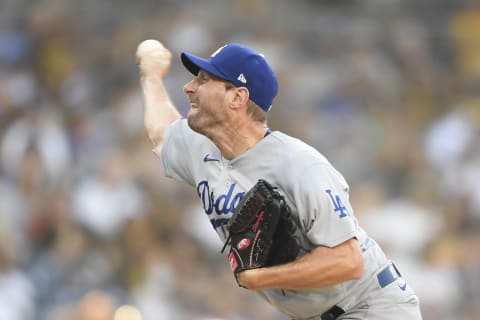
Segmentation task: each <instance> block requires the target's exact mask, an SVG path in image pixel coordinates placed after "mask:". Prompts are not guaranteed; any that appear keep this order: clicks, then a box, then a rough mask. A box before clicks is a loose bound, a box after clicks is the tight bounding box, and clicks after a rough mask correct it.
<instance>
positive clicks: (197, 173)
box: [161, 119, 388, 319]
mask: <svg viewBox="0 0 480 320" xmlns="http://www.w3.org/2000/svg"><path fill="white" fill-rule="evenodd" d="M161 159H162V164H163V167H164V173H165V175H166V176H167V177H171V178H174V179H177V180H180V181H184V182H186V183H188V184H190V185H191V186H193V187H194V188H196V191H197V195H198V197H199V198H200V201H201V203H202V205H203V208H204V210H205V213H206V216H207V218H208V219H209V220H210V222H211V224H212V226H213V228H214V229H215V230H216V232H217V234H218V235H219V237H220V238H221V240H222V241H225V239H226V238H227V236H228V231H227V229H226V223H227V222H228V220H229V219H230V217H231V215H232V213H233V212H234V209H235V207H236V205H237V204H238V203H239V201H240V199H241V198H242V196H243V194H244V193H245V192H246V191H247V190H249V189H250V188H251V187H252V186H253V185H254V184H255V183H256V181H257V180H258V179H260V178H262V179H265V180H266V181H268V182H270V183H271V184H272V185H274V186H276V187H277V188H278V190H279V192H280V193H281V194H282V195H283V196H284V197H285V199H286V201H287V203H288V205H289V206H290V208H291V212H292V214H293V215H294V217H295V218H296V220H297V224H298V228H297V229H298V230H297V231H298V232H297V236H298V237H299V239H300V242H301V245H302V247H303V248H304V249H305V252H308V250H310V249H312V248H313V247H315V246H318V245H322V246H327V247H334V246H336V245H338V244H341V243H343V242H344V241H346V240H349V239H351V238H353V237H355V238H357V239H358V241H359V243H360V247H361V248H362V252H363V256H364V275H363V277H362V278H361V279H360V280H355V281H347V282H344V283H341V284H337V285H334V286H329V287H325V288H319V289H309V290H265V291H261V292H260V295H261V296H262V297H263V298H265V299H266V300H267V301H268V302H269V303H271V304H272V305H274V306H275V307H276V308H277V309H278V310H279V311H281V312H283V313H285V314H286V315H289V316H291V317H295V318H305V319H306V318H310V317H318V316H319V315H321V314H322V313H324V312H325V311H326V310H328V309H329V308H331V307H332V306H334V305H337V306H340V307H341V308H343V309H344V310H350V309H353V308H354V307H355V306H357V305H358V304H359V303H360V302H361V301H365V299H366V297H367V296H371V293H372V291H375V290H379V288H380V287H379V285H378V283H377V281H376V279H377V277H376V275H377V274H378V272H379V270H381V269H382V268H383V267H385V265H386V264H387V263H388V261H387V259H386V257H385V255H384V254H383V252H382V250H381V249H380V247H379V246H378V245H377V244H376V243H375V241H373V240H372V239H371V238H369V237H368V236H367V234H366V233H365V231H364V230H363V229H362V228H361V227H360V226H359V225H358V223H357V220H356V218H355V216H354V214H353V209H352V207H351V205H350V202H349V186H348V184H347V182H346V181H345V179H344V178H343V176H342V175H341V174H340V173H339V172H338V171H337V170H335V169H334V167H333V166H332V165H331V164H330V163H329V162H328V160H327V159H326V158H325V157H324V156H322V155H321V154H320V153H319V152H318V151H317V150H315V149H314V148H312V147H311V146H309V145H307V144H306V143H304V142H302V141H300V140H298V139H295V138H292V137H290V136H288V135H286V134H283V133H281V132H279V131H273V132H272V133H271V134H269V135H268V136H266V137H265V138H263V139H262V140H261V141H259V142H258V143H257V144H256V145H254V146H253V147H252V148H250V149H248V150H247V151H246V152H244V153H243V154H241V155H240V156H238V157H236V158H234V159H232V160H227V159H225V158H223V157H222V155H221V153H220V151H219V150H218V148H217V147H216V146H215V145H214V144H213V143H212V142H211V141H210V140H209V139H208V138H206V137H204V136H202V135H200V134H197V133H195V132H194V131H192V130H191V129H190V128H189V127H188V124H187V121H186V120H185V119H181V120H177V121H175V122H174V123H173V124H172V125H171V126H170V129H169V132H168V134H167V137H166V139H165V142H164V145H163V149H162V154H161Z"/></svg>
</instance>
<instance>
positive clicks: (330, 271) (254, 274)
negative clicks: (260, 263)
mask: <svg viewBox="0 0 480 320" xmlns="http://www.w3.org/2000/svg"><path fill="white" fill-rule="evenodd" d="M362 274H363V258H362V255H361V251H360V248H359V247H358V243H357V240H356V239H351V240H349V241H347V242H345V243H343V244H341V245H339V246H337V247H335V248H327V247H322V246H320V247H317V248H315V249H314V250H313V251H312V252H310V253H308V254H306V255H305V256H303V257H301V258H299V259H297V260H295V261H293V262H291V263H287V264H283V265H279V266H273V267H267V268H260V269H252V270H247V271H244V272H241V273H239V274H238V276H239V277H238V278H239V281H240V282H241V283H242V284H243V285H245V287H247V288H249V289H252V290H265V289H294V290H295V289H313V288H321V287H326V286H331V285H335V284H338V283H341V282H344V281H348V280H353V279H359V278H360V277H361V276H362Z"/></svg>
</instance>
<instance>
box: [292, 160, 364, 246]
mask: <svg viewBox="0 0 480 320" xmlns="http://www.w3.org/2000/svg"><path fill="white" fill-rule="evenodd" d="M348 192H349V188H348V184H347V182H346V181H345V179H344V178H343V176H342V175H341V174H340V173H339V172H338V171H336V170H335V169H334V168H333V167H332V166H331V165H329V164H324V163H321V164H315V165H312V166H311V167H309V168H308V169H307V170H305V171H304V172H303V173H302V174H301V176H300V177H299V179H297V180H296V183H295V185H294V188H293V193H294V199H295V204H296V207H297V210H298V215H299V221H300V225H301V227H302V229H303V231H304V233H305V235H306V236H307V238H308V239H309V241H310V242H311V243H312V244H314V245H322V246H327V247H335V246H337V245H339V244H341V243H343V242H345V241H347V240H349V239H351V238H353V237H356V229H357V227H356V226H357V223H356V219H355V217H354V215H353V209H352V206H351V205H350V201H349V193H348Z"/></svg>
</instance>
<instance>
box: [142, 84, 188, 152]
mask: <svg viewBox="0 0 480 320" xmlns="http://www.w3.org/2000/svg"><path fill="white" fill-rule="evenodd" d="M141 86H142V91H143V105H144V125H145V129H146V131H147V135H148V138H149V139H150V141H151V142H152V145H153V150H154V152H155V153H157V154H158V153H159V151H160V148H161V144H162V141H163V138H164V135H165V131H166V129H167V127H168V126H169V125H170V123H172V122H173V121H175V120H177V119H179V118H180V114H179V112H178V111H177V109H176V108H175V106H174V105H173V103H172V101H171V100H170V97H169V95H168V92H167V90H166V89H165V86H164V84H163V79H162V77H161V76H159V75H149V76H142V78H141Z"/></svg>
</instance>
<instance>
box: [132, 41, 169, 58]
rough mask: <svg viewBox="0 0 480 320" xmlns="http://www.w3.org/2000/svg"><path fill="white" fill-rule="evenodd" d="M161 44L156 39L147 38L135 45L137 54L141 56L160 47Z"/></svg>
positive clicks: (161, 46)
mask: <svg viewBox="0 0 480 320" xmlns="http://www.w3.org/2000/svg"><path fill="white" fill-rule="evenodd" d="M162 48H164V47H163V44H161V43H160V41H158V40H153V39H148V40H145V41H142V43H140V44H139V45H138V47H137V56H143V55H145V54H147V53H150V52H152V51H154V50H156V49H162Z"/></svg>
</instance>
